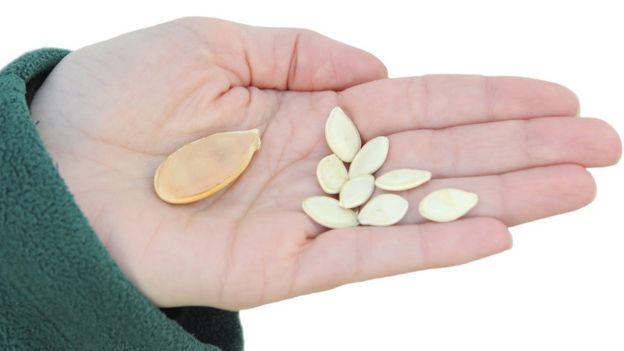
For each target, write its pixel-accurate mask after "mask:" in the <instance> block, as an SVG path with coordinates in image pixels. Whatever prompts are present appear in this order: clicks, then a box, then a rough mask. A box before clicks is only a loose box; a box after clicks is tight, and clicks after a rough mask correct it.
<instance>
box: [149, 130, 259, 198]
mask: <svg viewBox="0 0 624 351" xmlns="http://www.w3.org/2000/svg"><path fill="white" fill-rule="evenodd" d="M259 148H260V133H259V132H258V129H251V130H247V131H236V132H224V133H216V134H212V135H209V136H207V137H205V138H202V139H198V140H195V141H193V142H191V143H189V144H186V145H184V146H182V147H181V148H179V149H178V150H176V151H174V152H173V153H172V154H170V155H169V156H168V157H167V158H166V159H165V160H163V161H162V163H161V164H160V166H159V167H158V169H156V172H155V174H154V189H155V191H156V194H157V195H158V197H160V198H161V199H162V200H163V201H166V202H169V203H172V204H187V203H191V202H196V201H199V200H202V199H205V198H207V197H208V196H210V195H212V194H214V193H215V192H217V191H219V190H221V189H223V188H225V187H226V186H228V185H230V184H231V183H232V182H234V181H235V180H236V179H237V178H238V177H239V176H240V175H241V174H242V173H243V171H244V170H245V169H246V168H247V166H249V163H250V162H251V159H252V157H253V155H254V153H255V152H256V151H257V150H258V149H259Z"/></svg>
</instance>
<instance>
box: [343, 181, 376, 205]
mask: <svg viewBox="0 0 624 351" xmlns="http://www.w3.org/2000/svg"><path fill="white" fill-rule="evenodd" d="M373 190H375V177H373V176H372V175H370V174H365V175H362V176H359V177H356V178H353V179H349V180H348V181H347V182H346V183H345V184H344V185H343V186H342V189H340V206H341V207H343V208H353V207H357V206H360V205H361V204H363V203H365V202H366V201H367V200H368V199H369V198H370V197H371V195H373Z"/></svg>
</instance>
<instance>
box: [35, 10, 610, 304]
mask: <svg viewBox="0 0 624 351" xmlns="http://www.w3.org/2000/svg"><path fill="white" fill-rule="evenodd" d="M385 75H386V71H385V68H384V67H383V65H382V64H381V63H380V62H379V61H378V60H377V59H376V58H374V57H373V56H371V55H369V54H367V53H364V52H362V51H360V50H356V49H354V48H350V47H347V46H345V45H342V44H339V43H337V42H334V41H331V40H329V39H327V38H324V37H322V36H320V35H318V34H315V33H313V32H309V31H302V30H290V29H289V30H286V29H281V30H278V29H269V28H254V27H247V26H241V25H238V24H233V23H229V22H223V21H218V20H212V19H202V18H187V19H182V20H178V21H174V22H170V23H167V24H163V25H159V26H156V27H152V28H148V29H145V30H141V31H137V32H134V33H130V34H126V35H124V36H121V37H118V38H115V39H112V40H109V41H106V42H103V43H99V44H96V45H93V46H90V47H86V48H83V49H81V50H78V51H76V52H74V53H72V54H70V55H69V56H68V57H67V58H66V59H65V60H63V61H62V62H61V63H60V64H59V65H58V66H57V67H56V68H55V70H54V71H53V72H52V74H51V75H50V76H49V77H48V79H47V80H46V82H45V83H44V85H43V86H42V87H41V89H40V90H39V91H38V93H37V95H36V97H35V100H34V101H33V104H32V106H31V107H32V111H33V116H34V118H35V119H37V120H39V121H40V123H39V128H40V133H41V135H42V138H43V140H44V143H45V144H46V147H47V148H48V150H49V152H50V153H51V155H52V156H53V158H54V159H55V160H56V161H57V162H58V166H59V171H60V172H61V175H62V176H63V177H64V178H65V180H66V182H67V184H68V186H69V188H70V190H71V191H72V192H73V194H74V195H75V197H76V200H77V202H78V204H79V205H80V206H81V208H82V210H83V211H84V213H85V215H86V216H87V218H88V219H89V220H90V223H91V224H92V226H93V227H94V229H95V231H96V232H97V233H98V235H99V237H100V239H101V240H102V242H103V243H104V245H105V246H106V248H107V249H108V250H109V252H110V253H111V255H112V257H113V258H114V259H115V261H116V262H117V263H118V264H119V265H120V267H121V268H122V270H123V271H124V272H125V273H126V274H127V276H128V277H129V278H130V279H131V280H132V281H133V282H134V284H135V285H136V286H137V287H138V288H139V289H140V290H141V291H142V292H143V293H144V294H146V296H148V297H149V298H150V299H151V300H152V301H154V302H155V303H157V304H159V305H161V306H179V305H208V306H214V307H221V308H226V309H240V308H246V307H251V306H257V305H261V304H264V303H268V302H271V301H277V300H281V299H285V298H289V297H293V296H297V295H301V294H306V293H309V292H313V291H320V290H324V289H329V288H332V287H336V286H338V285H341V284H345V283H349V282H354V281H361V280H365V279H371V278H374V277H380V276H385V275H392V274H398V273H403V272H409V271H414V270H420V269H426V268H431V267H441V266H448V265H454V264H460V263H464V262H468V261H470V260H474V259H477V258H480V257H484V256H487V255H490V254H493V253H496V252H499V251H502V250H505V249H507V248H509V247H510V245H511V239H510V236H509V233H508V230H507V227H508V226H511V225H515V224H519V223H523V222H527V221H531V220H535V219H538V218H542V217H546V216H550V215H554V214H558V213H562V212H565V211H570V210H573V209H576V208H579V207H581V206H583V205H585V204H587V203H589V202H590V201H591V200H592V199H593V194H594V191H595V186H594V182H593V179H592V177H591V175H590V174H589V173H588V172H587V171H586V170H585V168H584V167H591V166H604V165H609V164H612V163H614V162H616V161H617V159H618V158H619V155H620V142H619V139H618V137H617V135H616V134H615V132H614V131H613V130H612V129H611V128H610V127H609V126H608V125H607V124H605V123H604V122H601V121H599V120H595V119H581V118H576V117H574V116H575V115H576V113H577V109H578V102H577V100H576V97H575V96H574V95H573V94H572V93H571V92H570V91H568V90H567V89H565V88H563V87H561V86H558V85H556V84H552V83H547V82H542V81H535V80H529V79H522V78H504V77H499V78H484V77H478V76H427V77H420V78H405V79H386V78H385ZM336 105H339V106H342V107H343V108H344V109H345V110H346V111H347V113H349V114H350V115H351V117H352V118H353V120H354V121H355V123H356V125H357V126H358V128H359V130H360V132H361V134H362V137H363V138H364V140H368V139H370V138H372V137H374V136H377V135H387V136H389V138H390V153H389V157H388V161H387V162H386V164H385V165H384V169H393V168H399V167H409V168H420V169H427V170H430V171H432V173H433V178H434V179H433V180H432V181H431V182H429V183H428V184H427V185H425V186H423V187H421V188H417V189H415V190H412V191H408V192H405V194H403V195H405V196H406V197H407V198H408V199H409V202H410V205H411V209H410V210H409V211H408V215H407V216H406V218H405V219H403V221H402V222H401V223H400V225H397V226H393V227H385V228H381V227H379V228H378V227H358V228H349V229H341V230H329V231H327V230H325V229H323V228H322V227H320V226H318V225H317V224H315V223H314V222H312V221H311V220H310V219H309V218H308V217H306V215H305V214H304V213H303V211H301V201H302V200H303V199H304V198H305V197H307V196H310V195H316V194H321V189H320V187H319V185H318V184H317V181H316V178H315V167H316V165H317V163H318V161H319V160H320V159H321V158H322V157H323V156H325V155H327V154H328V153H329V149H328V147H327V146H326V144H325V140H324V135H323V133H324V123H325V119H326V117H327V115H328V113H329V111H330V110H331V108H332V107H334V106H336ZM256 127H257V128H259V129H260V131H261V138H262V148H261V149H260V150H259V152H258V153H257V154H256V156H255V157H254V160H253V161H252V163H251V165H250V167H249V168H248V169H247V171H246V172H245V173H244V174H243V175H242V176H241V178H239V180H238V181H237V182H236V183H234V184H233V185H232V186H230V187H229V188H227V189H225V190H223V191H221V192H219V193H217V194H215V195H214V196H213V197H210V198H209V199H207V200H204V201H201V202H198V203H195V204H191V205H184V206H180V205H169V204H166V203H164V202H162V201H161V200H160V199H158V197H157V196H156V194H155V193H154V191H153V188H152V177H153V174H154V171H155V169H156V167H157V166H158V165H159V164H160V162H161V161H162V160H163V159H164V157H166V156H167V155H168V154H169V153H171V152H172V151H174V150H175V149H177V148H178V147H180V146H181V145H183V144H186V143H188V142H190V141H193V140H195V139H198V138H201V137H204V136H207V135H209V134H212V133H215V132H221V131H230V130H244V129H251V128H256ZM384 169H382V170H381V171H382V172H383V171H384ZM447 186H454V187H459V188H462V189H465V190H469V191H472V192H475V193H477V194H479V195H480V198H481V202H480V203H479V205H478V206H477V207H476V208H475V209H474V210H473V211H471V213H470V215H469V216H467V217H468V218H465V219H462V220H459V221H456V222H453V223H447V224H434V223H424V221H423V219H422V218H421V217H419V215H418V213H417V211H416V210H415V207H416V206H415V205H416V204H417V203H418V200H419V199H420V198H422V196H423V195H424V193H426V192H429V191H431V190H432V189H435V188H439V187H447Z"/></svg>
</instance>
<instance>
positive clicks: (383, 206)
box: [358, 194, 409, 226]
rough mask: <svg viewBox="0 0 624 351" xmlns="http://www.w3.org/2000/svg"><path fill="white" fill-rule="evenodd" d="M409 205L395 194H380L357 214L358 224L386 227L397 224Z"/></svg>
mask: <svg viewBox="0 0 624 351" xmlns="http://www.w3.org/2000/svg"><path fill="white" fill-rule="evenodd" d="M408 207H409V203H408V202H407V200H406V199H405V198H403V197H402V196H399V195H396V194H381V195H377V196H375V197H374V198H372V199H371V200H370V201H369V202H367V203H366V205H364V206H363V207H362V209H361V210H360V212H359V213H358V220H359V222H360V224H368V225H374V226H388V225H393V224H396V223H398V222H399V221H400V220H401V219H403V217H405V214H406V213H407V208H408Z"/></svg>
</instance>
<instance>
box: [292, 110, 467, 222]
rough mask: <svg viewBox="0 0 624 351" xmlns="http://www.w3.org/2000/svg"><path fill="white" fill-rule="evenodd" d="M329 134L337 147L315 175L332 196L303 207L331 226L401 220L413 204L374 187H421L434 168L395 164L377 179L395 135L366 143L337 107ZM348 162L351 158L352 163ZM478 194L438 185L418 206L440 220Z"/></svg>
mask: <svg viewBox="0 0 624 351" xmlns="http://www.w3.org/2000/svg"><path fill="white" fill-rule="evenodd" d="M325 139H326V140H327V145H328V146H329V148H330V149H331V151H332V152H333V153H332V154H331V155H328V156H326V157H324V158H323V159H321V161H320V162H319V164H318V166H317V168H316V177H317V179H318V182H319V184H320V186H321V189H323V191H324V192H325V193H327V194H329V195H336V194H337V195H338V199H336V198H334V197H330V196H312V197H309V198H307V199H305V200H304V201H303V203H302V207H303V211H304V212H305V213H306V214H307V215H308V216H310V218H312V219H313V220H314V221H315V222H317V223H319V224H320V225H322V226H325V227H327V228H334V229H335V228H348V227H355V226H357V225H360V224H362V225H374V226H389V225H393V224H396V223H398V222H399V221H400V220H401V219H403V217H405V215H406V214H407V210H408V208H409V204H408V201H407V200H406V199H405V198H403V197H402V196H400V195H397V194H392V193H383V194H380V195H377V196H375V197H373V198H372V199H371V196H372V195H373V192H374V190H375V187H377V188H379V189H382V190H386V191H403V190H409V189H413V188H416V187H418V186H420V185H422V184H424V183H426V182H428V181H429V180H430V179H431V172H428V171H424V170H417V169H407V168H405V169H396V170H392V171H389V172H387V173H385V174H382V175H380V176H379V177H377V178H376V179H375V176H374V173H375V172H377V170H379V169H380V168H381V166H382V165H383V164H384V162H385V161H386V157H387V156H388V150H389V147H390V141H389V139H388V138H387V137H385V136H378V137H375V138H373V139H371V140H369V141H368V142H367V143H366V144H364V146H362V140H361V138H360V133H359V132H358V129H357V128H356V127H355V125H354V124H353V121H351V119H350V118H349V117H348V116H347V115H346V113H345V112H344V111H343V110H342V109H341V108H340V107H335V108H334V109H332V111H331V112H330V114H329V117H328V118H327V123H326V124H325ZM345 163H350V165H349V168H348V170H347V167H346V165H345ZM478 201H479V198H478V196H477V194H473V193H470V192H467V191H463V190H460V189H452V188H447V189H439V190H436V191H433V192H431V193H430V194H428V195H427V196H425V197H424V198H423V199H422V200H421V202H420V205H419V206H418V209H419V212H420V214H421V215H422V216H423V217H424V218H427V219H429V220H432V221H435V222H450V221H454V220H456V219H458V218H460V217H462V216H463V215H465V214H466V213H467V212H468V211H470V210H471V209H472V208H473V207H474V206H476V204H477V202H478Z"/></svg>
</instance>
